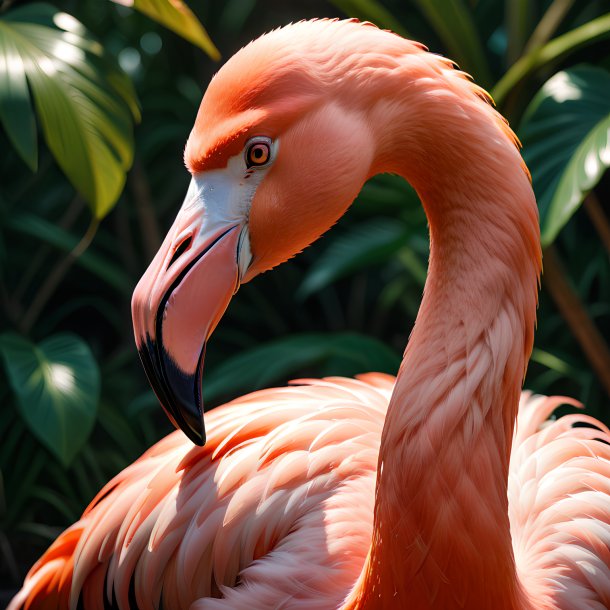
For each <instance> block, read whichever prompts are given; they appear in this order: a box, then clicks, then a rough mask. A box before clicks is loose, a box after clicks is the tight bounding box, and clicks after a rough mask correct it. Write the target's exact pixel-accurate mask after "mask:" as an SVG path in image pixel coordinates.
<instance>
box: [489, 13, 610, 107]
mask: <svg viewBox="0 0 610 610" xmlns="http://www.w3.org/2000/svg"><path fill="white" fill-rule="evenodd" d="M608 37H610V13H608V14H606V15H602V16H601V17H598V18H597V19H593V20H592V21H588V22H587V23H585V24H584V25H581V26H580V27H577V28H575V29H573V30H570V31H569V32H566V33H565V34H562V35H561V36H558V37H557V38H554V39H553V40H551V41H550V42H547V43H546V44H545V45H543V46H541V47H538V48H534V50H532V51H531V52H530V53H528V54H527V55H524V56H523V57H522V58H521V59H520V60H519V61H517V62H516V63H514V64H513V65H512V67H511V68H510V70H508V72H506V74H505V75H504V76H503V77H502V78H501V79H500V80H499V81H498V82H497V83H496V85H495V86H494V88H493V89H492V90H491V95H492V97H493V98H494V100H495V102H496V104H497V105H498V106H500V105H501V104H502V103H503V102H504V100H505V98H506V96H507V95H508V94H509V93H510V91H511V90H512V88H513V87H514V86H515V85H516V84H517V83H519V82H520V81H522V80H523V79H524V78H526V77H527V76H529V75H530V74H531V73H532V72H534V71H535V70H538V69H539V68H542V67H543V66H547V65H549V64H552V63H553V62H556V61H559V60H560V59H561V58H562V57H565V56H566V55H569V54H570V53H574V52H575V51H577V50H578V49H580V48H581V47H583V46H585V45H587V44H591V43H593V42H597V41H599V40H603V39H605V38H608Z"/></svg>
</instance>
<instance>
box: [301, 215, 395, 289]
mask: <svg viewBox="0 0 610 610" xmlns="http://www.w3.org/2000/svg"><path fill="white" fill-rule="evenodd" d="M405 240H406V228H405V226H404V224H403V223H402V222H401V221H400V220H397V219H396V220H389V219H387V218H375V219H372V220H369V221H367V222H361V223H358V224H357V225H354V226H352V227H350V228H349V229H348V230H347V231H344V232H343V233H339V234H338V235H337V236H334V235H333V236H332V237H330V238H328V239H327V244H328V245H327V247H326V249H325V250H324V252H323V253H322V254H321V256H319V257H318V258H317V260H316V261H315V263H314V264H313V265H312V266H311V267H310V268H309V271H308V272H307V275H306V276H305V279H304V280H303V283H302V284H301V286H300V288H299V291H298V296H299V297H300V298H306V297H308V296H310V295H311V294H313V293H314V292H317V291H319V290H322V289H323V288H325V287H326V286H328V285H329V284H331V283H332V282H334V281H335V280H337V279H338V278H340V277H344V276H346V275H349V274H350V273H353V272H354V271H356V270H359V269H363V268H365V267H369V266H371V265H374V264H376V263H379V262H382V261H386V260H387V259H388V258H389V257H390V256H392V255H393V254H394V253H395V252H396V251H397V250H398V249H399V248H400V247H401V246H402V245H403V244H404V243H405Z"/></svg>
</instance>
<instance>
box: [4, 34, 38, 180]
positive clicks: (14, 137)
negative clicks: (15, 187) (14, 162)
mask: <svg viewBox="0 0 610 610" xmlns="http://www.w3.org/2000/svg"><path fill="white" fill-rule="evenodd" d="M0 122H1V123H2V127H4V131H5V132H6V135H7V136H8V138H9V140H10V142H11V144H12V145H13V146H14V147H15V149H16V150H17V152H18V153H19V156H20V157H21V158H22V159H23V160H24V161H25V162H26V163H27V164H28V166H29V168H30V169H31V170H32V171H34V172H35V171H36V169H37V167H38V144H37V141H36V121H35V120H34V110H33V109H32V101H31V99H30V92H29V90H28V83H27V79H26V76H25V67H24V65H23V59H22V58H21V56H20V55H19V52H18V51H17V49H16V48H15V45H14V43H13V41H12V40H11V39H10V38H9V37H6V36H3V35H2V31H1V30H0Z"/></svg>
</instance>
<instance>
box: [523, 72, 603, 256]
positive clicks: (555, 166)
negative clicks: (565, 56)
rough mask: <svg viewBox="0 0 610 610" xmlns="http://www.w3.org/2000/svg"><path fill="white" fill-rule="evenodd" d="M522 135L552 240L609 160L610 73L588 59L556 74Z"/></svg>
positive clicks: (546, 236) (545, 235) (545, 238)
mask: <svg viewBox="0 0 610 610" xmlns="http://www.w3.org/2000/svg"><path fill="white" fill-rule="evenodd" d="M519 136H520V137H521V140H522V143H523V156H524V158H525V161H526V163H527V164H528V166H529V169H530V171H531V172H532V179H533V184H534V191H535V192H536V197H537V199H538V206H539V208H540V226H541V232H542V243H543V244H544V245H548V244H550V243H551V242H552V241H553V240H554V239H555V237H556V236H557V233H559V231H560V230H561V228H562V227H563V226H564V225H565V224H566V222H567V221H568V220H569V219H570V217H571V216H572V214H574V212H575V211H576V210H577V209H578V207H579V206H580V204H581V203H582V201H583V199H584V197H585V196H586V194H587V193H588V192H589V191H590V190H591V189H592V188H593V187H594V186H595V185H596V184H597V183H598V182H599V180H600V178H601V176H602V174H603V173H604V172H605V171H606V169H607V168H608V167H609V166H610V74H609V73H608V72H606V71H605V70H602V69H600V68H595V67H592V66H585V65H582V66H577V67H575V68H571V69H570V70H566V71H564V72H559V73H557V74H555V75H554V76H553V77H552V78H551V79H550V80H549V81H547V83H546V84H545V85H544V86H543V87H542V89H541V90H540V91H539V92H538V94H537V95H536V96H535V97H534V99H533V100H532V102H531V103H530V105H529V107H528V109H527V111H526V114H525V116H524V118H523V122H522V124H521V128H520V130H519Z"/></svg>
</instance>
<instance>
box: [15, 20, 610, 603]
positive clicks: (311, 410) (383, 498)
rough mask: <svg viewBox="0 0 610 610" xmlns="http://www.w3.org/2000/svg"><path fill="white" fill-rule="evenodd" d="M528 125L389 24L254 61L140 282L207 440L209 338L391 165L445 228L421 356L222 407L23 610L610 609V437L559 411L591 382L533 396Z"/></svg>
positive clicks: (351, 27)
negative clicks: (508, 119) (506, 117)
mask: <svg viewBox="0 0 610 610" xmlns="http://www.w3.org/2000/svg"><path fill="white" fill-rule="evenodd" d="M516 143H517V140H516V138H515V136H514V134H513V133H512V131H511V130H510V128H509V127H508V126H507V124H506V123H505V122H504V121H503V120H502V118H501V117H500V116H499V115H498V114H497V113H496V112H495V110H493V108H492V107H491V105H490V104H489V97H488V96H487V94H485V93H484V92H483V91H482V90H481V89H480V88H478V87H477V86H476V85H474V84H473V83H472V82H471V81H470V80H469V79H467V78H466V77H465V75H464V74H463V73H461V72H459V71H458V70H455V69H454V67H453V65H452V64H451V62H449V61H448V60H446V59H444V58H440V57H438V56H434V55H432V54H430V53H427V52H426V50H425V49H424V48H423V47H422V46H421V45H418V44H417V43H413V42H409V41H405V40H404V39H402V38H400V37H399V36H396V35H393V34H391V33H389V32H383V31H381V30H378V29H376V28H374V27H372V26H370V24H369V25H366V24H359V23H357V22H354V21H343V22H336V21H324V20H322V21H311V22H301V23H298V24H294V25H291V26H288V27H286V28H283V29H280V30H277V31H274V32H272V33H270V34H268V35H266V36H264V37H262V38H260V39H258V40H257V41H255V42H253V43H252V44H251V45H249V46H248V47H245V48H244V49H242V51H240V52H239V53H238V54H237V55H236V56H235V57H234V58H232V59H231V60H230V61H229V62H228V63H227V64H226V66H224V67H223V69H222V70H221V71H220V72H219V73H218V75H217V76H216V77H215V78H214V79H213V80H212V82H211V84H210V87H209V88H208V91H207V92H206V94H205V96H204V99H203V102H202V106H201V109H200V112H199V115H198V117H197V120H196V123H195V127H194V129H193V132H192V134H191V136H190V138H189V142H188V144H187V148H186V153H185V160H186V163H187V166H188V168H189V170H190V171H191V173H192V175H193V178H192V181H191V187H190V188H189V192H188V194H187V198H186V199H185V202H184V204H183V206H182V208H181V210H180V211H179V213H178V216H177V218H176V221H175V223H174V225H173V226H172V228H171V229H170V231H169V233H168V236H167V238H166V240H165V241H164V243H163V245H162V246H161V249H160V250H159V252H158V254H157V255H156V257H155V258H154V260H153V261H152V263H151V265H150V267H149V268H148V270H147V272H146V273H145V275H144V276H143V278H142V280H141V281H140V283H139V284H138V287H137V288H136V290H135V292H134V297H133V301H132V314H133V320H134V331H135V336H136V343H137V345H138V349H139V352H140V355H141V358H142V362H143V364H144V367H145V369H146V372H147V374H148V377H149V380H150V381H151V384H152V385H153V387H154V389H155V391H156V393H157V395H158V397H159V399H160V401H161V403H162V405H163V407H164V408H165V409H166V411H167V413H168V415H169V417H170V418H171V419H172V421H173V422H174V423H175V424H176V425H177V426H179V427H180V428H181V429H182V430H183V431H184V432H185V433H186V434H187V435H188V437H189V439H191V440H192V441H193V442H195V443H197V444H200V445H203V444H204V443H205V441H206V430H205V427H204V425H203V419H202V416H203V404H202V399H201V376H202V363H203V357H204V353H205V343H206V341H207V339H208V337H209V335H210V334H211V333H212V331H213V330H214V328H215V326H216V324H217V323H218V322H219V320H220V317H221V316H222V313H223V312H224V310H225V308H226V307H227V305H228V303H229V300H230V298H231V296H232V295H233V293H234V292H235V291H236V289H237V287H238V286H239V284H240V283H243V282H246V281H248V280H250V279H251V278H253V277H254V276H256V275H257V274H258V273H261V272H263V271H265V270H268V269H271V268H272V267H274V266H275V265H277V264H280V263H281V262H283V261H285V260H287V259H288V258H290V257H291V256H294V255H295V254H297V253H298V252H299V251H300V250H302V249H303V248H304V247H306V246H307V245H309V244H310V243H311V242H312V241H313V240H314V239H316V238H318V237H320V236H321V235H322V234H323V233H324V232H325V231H326V230H328V229H329V228H330V227H331V226H332V225H333V224H334V222H336V220H337V219H338V218H339V217H340V216H341V215H342V214H343V213H344V212H345V211H346V209H347V208H348V207H349V205H350V203H351V202H352V201H353V199H354V198H355V196H356V195H357V193H358V192H359V190H360V188H361V187H362V184H363V183H364V182H365V181H366V180H367V179H368V178H369V177H370V176H372V175H374V174H376V173H380V172H395V173H399V174H400V175H402V176H403V177H404V178H406V179H407V180H408V181H409V182H411V184H412V185H413V186H414V188H415V189H416V190H417V191H418V193H419V195H420V198H421V200H422V204H423V206H424V209H425V212H426V215H427V217H428V220H429V225H430V251H431V254H430V263H429V272H428V278H427V280H426V286H425V290H424V296H423V299H422V304H421V307H420V311H419V313H418V316H417V320H416V323H415V327H414V329H413V332H412V335H411V338H410V340H409V343H408V345H407V348H406V351H405V354H404V359H403V362H402V365H401V367H400V370H399V372H398V375H397V377H396V379H395V380H394V379H393V378H390V377H387V376H383V375H379V374H368V375H365V376H363V377H361V378H359V379H356V380H349V379H336V378H332V379H326V380H321V381H307V382H306V383H305V384H304V385H300V386H293V387H288V388H281V389H274V390H264V391H261V392H257V393H255V394H251V395H249V396H245V397H243V398H241V399H238V400H236V401H234V402H232V403H230V404H228V405H225V406H224V407H220V408H218V409H215V410H213V412H212V413H209V414H206V419H207V422H208V431H207V444H206V445H205V446H203V447H202V448H196V447H195V448H194V447H193V446H192V444H190V441H187V440H186V439H185V438H183V437H182V436H181V435H180V434H177V433H174V434H172V435H170V436H168V437H167V438H166V439H164V440H162V441H161V442H160V443H158V444H157V445H155V446H154V447H153V448H151V449H150V450H149V451H148V452H147V453H146V454H144V455H143V456H142V457H141V458H140V459H139V460H138V461H137V462H135V463H134V464H133V465H132V466H130V467H129V468H127V469H126V470H125V471H124V472H122V473H121V474H119V475H118V476H117V477H116V478H115V479H114V480H113V481H112V482H111V483H109V485H108V486H107V487H106V488H105V489H104V490H102V491H101V492H100V494H99V495H98V497H97V498H96V499H95V500H94V501H93V503H92V504H91V506H90V507H89V508H88V509H87V511H86V512H85V514H84V515H83V517H82V519H81V520H80V521H79V522H78V523H76V524H75V525H74V526H72V527H71V528H69V529H68V530H67V531H66V532H65V533H64V534H62V536H60V538H59V539H58V540H57V541H56V542H55V544H54V545H52V546H51V548H50V549H49V550H48V551H47V553H46V554H45V555H44V556H43V557H42V558H41V560H40V561H39V562H38V563H37V564H36V565H35V566H34V567H33V568H32V570H31V572H30V574H29V575H28V577H27V579H26V581H25V584H24V587H23V589H22V591H21V592H20V593H19V594H18V595H17V596H16V598H15V599H14V600H13V602H12V604H11V606H10V610H19V609H21V608H23V610H30V609H31V610H34V609H45V610H56V609H57V610H58V609H62V610H65V609H66V608H70V609H75V608H77V607H78V604H79V601H80V602H82V605H83V607H84V608H85V610H98V609H99V610H101V609H103V608H107V607H116V608H119V609H120V610H128V609H129V608H136V607H137V608H140V609H142V610H149V609H157V608H161V607H162V608H165V609H167V610H182V609H185V608H193V609H194V610H195V609H206V610H210V609H213V610H223V609H227V610H228V609H234V610H241V609H244V608H246V609H252V610H259V609H260V610H263V609H268V608H278V609H279V608H281V609H286V610H289V609H295V610H299V609H320V610H322V609H323V610H329V609H341V610H371V609H375V610H377V609H385V610H388V609H390V610H391V609H400V608H406V609H407V608H408V609H413V610H435V609H439V610H462V609H464V608H468V609H469V610H489V609H491V608H493V609H494V610H601V609H602V608H608V607H610V550H609V549H610V433H609V431H608V429H607V428H606V427H605V426H604V425H603V424H601V423H600V422H597V421H595V420H593V419H592V418H589V417H587V416H585V415H568V416H565V417H562V418H560V419H558V420H556V421H548V417H549V416H550V415H551V414H552V412H553V410H554V409H555V407H557V406H558V404H560V403H561V402H562V401H563V402H570V401H569V400H567V399H561V398H545V397H530V396H529V395H528V394H520V391H521V385H522V381H523V375H524V371H525V369H526V365H527V360H528V358H529V355H530V353H531V349H532V344H533V331H534V322H535V314H536V306H537V289H538V282H539V276H540V271H541V250H540V239H539V236H540V234H539V226H538V216H537V207H536V202H535V198H534V194H533V191H532V188H531V182H530V180H529V175H528V173H527V170H526V168H525V166H524V164H523V161H522V158H521V156H520V154H519V152H518V149H517V146H516ZM520 396H521V399H520ZM572 403H573V401H572Z"/></svg>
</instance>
